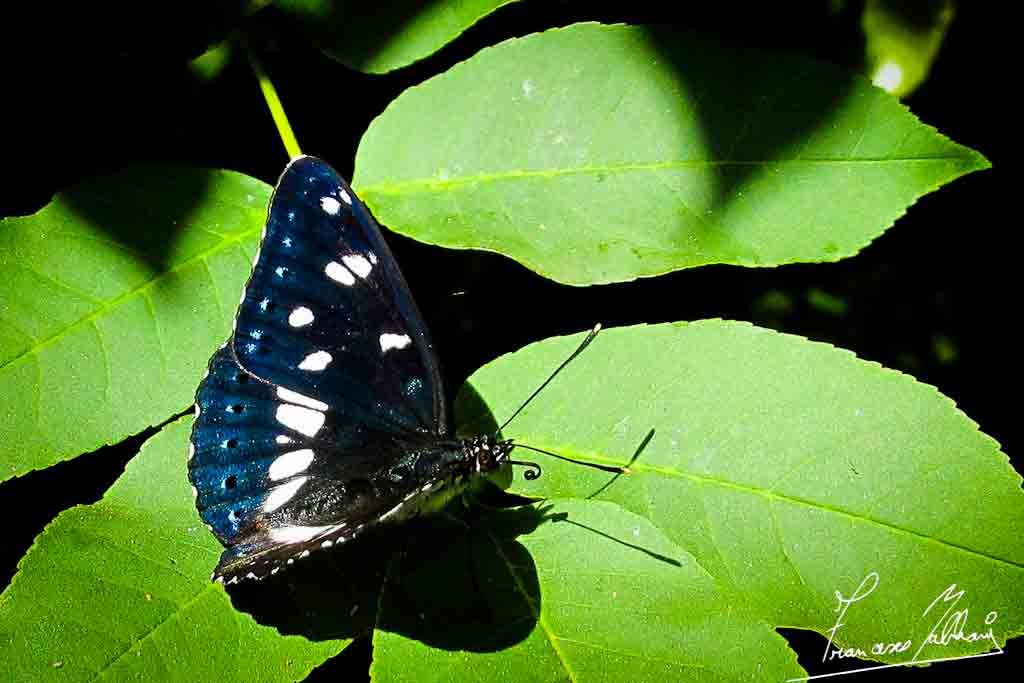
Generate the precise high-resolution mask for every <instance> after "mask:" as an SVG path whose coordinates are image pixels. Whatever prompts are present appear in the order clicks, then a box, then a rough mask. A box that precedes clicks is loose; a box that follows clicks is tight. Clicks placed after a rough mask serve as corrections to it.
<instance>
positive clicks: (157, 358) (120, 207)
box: [0, 167, 270, 481]
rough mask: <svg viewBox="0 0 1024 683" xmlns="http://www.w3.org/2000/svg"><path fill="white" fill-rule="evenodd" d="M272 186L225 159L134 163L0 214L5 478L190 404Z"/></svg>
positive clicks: (221, 333) (0, 451) (0, 468)
mask: <svg viewBox="0 0 1024 683" xmlns="http://www.w3.org/2000/svg"><path fill="white" fill-rule="evenodd" d="M269 193H270V190H269V188H268V186H267V185H266V184H265V183H262V182H260V181H259V180H256V179H253V178H249V177H247V176H244V175H241V174H238V173H231V172H228V171H210V170H202V169H190V168H168V167H147V168H132V169H128V170H125V171H122V172H119V173H117V174H115V175H111V176H105V177H102V178H95V179H91V180H88V181H86V182H85V183H83V184H81V185H80V186H78V187H76V188H74V189H71V190H69V191H67V192H64V193H62V194H60V195H59V196H57V197H56V198H55V199H54V200H53V201H52V202H51V203H50V204H49V205H47V206H46V207H44V208H43V209H42V210H40V211H39V212H38V213H36V214H34V215H32V216H26V217H23V218H12V219H8V220H4V221H2V222H0V269H2V270H3V272H4V274H5V276H4V278H3V279H2V281H0V311H2V313H0V315H2V324H0V396H2V397H3V398H2V399H0V400H2V402H3V403H2V410H0V416H2V419H0V481H3V480H5V479H8V478H10V477H13V476H17V475H20V474H24V473H25V472H28V471H30V470H33V469H39V468H43V467H48V466H50V465H53V464H54V463H57V462H60V461H62V460H65V459H67V458H71V457H74V456H77V455H79V454H80V453H82V452H84V451H89V450H92V449H95V448H97V447H98V446H100V445H102V444H109V443H115V442H117V441H120V440H121V439H123V438H124V437H126V436H128V435H130V434H134V433H136V432H139V431H141V430H142V429H144V428H145V427H147V426H149V425H154V424H159V423H161V422H163V421H164V420H166V419H167V418H168V417H170V416H171V415H173V414H174V413H177V412H180V411H181V410H183V409H184V408H186V407H187V406H188V405H189V403H191V402H192V397H193V394H194V392H195V387H196V383H197V381H198V379H199V378H200V377H201V376H202V372H203V368H204V366H205V365H206V362H207V360H208V359H209V357H210V355H211V354H212V353H213V350H214V349H215V348H216V346H217V345H218V344H220V343H221V342H223V340H224V339H225V337H227V334H228V332H229V331H230V330H231V321H232V319H233V316H234V310H235V301H236V300H237V297H238V293H239V292H240V291H241V288H242V285H243V283H244V282H245V278H246V276H247V275H248V273H249V270H250V263H251V261H252V256H253V255H254V253H255V250H256V247H257V240H258V238H259V234H260V230H261V228H262V226H263V223H264V220H265V212H266V205H267V200H268V198H269Z"/></svg>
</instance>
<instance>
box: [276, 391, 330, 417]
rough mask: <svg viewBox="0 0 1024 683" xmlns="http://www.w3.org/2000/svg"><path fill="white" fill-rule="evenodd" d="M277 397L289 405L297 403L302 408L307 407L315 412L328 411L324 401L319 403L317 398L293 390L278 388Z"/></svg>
mask: <svg viewBox="0 0 1024 683" xmlns="http://www.w3.org/2000/svg"><path fill="white" fill-rule="evenodd" d="M277 397H278V398H281V399H284V400H285V401H288V402H289V403H296V404H298V405H300V406H306V407H307V408H312V409H313V410H321V411H323V410H327V404H326V403H324V402H323V401H318V400H316V399H315V398H311V397H309V396H306V395H305V394H300V393H299V392H297V391H292V390H291V389H285V388H284V387H278V388H277Z"/></svg>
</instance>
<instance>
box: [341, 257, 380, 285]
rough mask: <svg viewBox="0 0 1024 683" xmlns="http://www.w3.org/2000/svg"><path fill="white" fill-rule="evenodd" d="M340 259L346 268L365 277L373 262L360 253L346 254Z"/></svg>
mask: <svg viewBox="0 0 1024 683" xmlns="http://www.w3.org/2000/svg"><path fill="white" fill-rule="evenodd" d="M341 260H342V261H344V262H345V265H346V266H348V269H349V270H351V271H352V272H353V273H355V274H356V275H358V276H359V277H361V278H363V279H364V280H365V279H366V276H367V275H369V274H370V271H371V270H373V264H371V263H370V262H369V261H367V260H366V257H364V256H363V255H362V254H348V255H346V256H342V257H341Z"/></svg>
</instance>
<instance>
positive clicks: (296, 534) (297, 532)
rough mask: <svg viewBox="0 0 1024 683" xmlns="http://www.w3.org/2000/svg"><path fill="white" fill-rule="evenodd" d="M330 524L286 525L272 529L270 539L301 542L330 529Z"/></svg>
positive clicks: (283, 541)
mask: <svg viewBox="0 0 1024 683" xmlns="http://www.w3.org/2000/svg"><path fill="white" fill-rule="evenodd" d="M330 529H331V527H329V526H284V527H281V528H280V529H271V530H270V540H272V541H274V542H275V543H301V542H303V541H308V540H309V539H311V538H314V537H316V536H319V535H320V534H322V533H324V532H325V531H329V530H330Z"/></svg>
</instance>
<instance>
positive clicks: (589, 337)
mask: <svg viewBox="0 0 1024 683" xmlns="http://www.w3.org/2000/svg"><path fill="white" fill-rule="evenodd" d="M600 331H601V323H598V324H596V325H594V329H592V330H591V331H590V334H588V335H587V338H586V339H584V340H583V341H582V342H580V345H579V346H578V347H576V350H575V351H573V352H572V353H571V354H569V357H568V358H566V359H565V360H564V361H562V364H561V365H559V366H558V367H557V368H555V371H554V372H552V373H551V374H550V375H549V376H548V378H547V379H546V380H544V383H543V384H541V385H540V386H539V387H537V388H536V389H535V390H534V392H533V393H532V394H530V397H529V398H528V399H526V400H525V401H523V404H522V405H521V406H519V407H518V408H517V409H516V412H514V413H512V416H511V417H509V418H508V419H507V420H505V422H504V423H503V424H502V425H501V426H500V427H498V431H499V432H500V431H501V430H503V429H505V427H507V426H508V423H509V422H511V421H512V420H514V419H516V416H517V415H519V413H521V412H523V408H525V407H526V406H528V405H529V404H530V401H532V400H533V399H534V398H536V396H537V394H539V393H540V392H541V391H543V389H544V387H546V386H547V385H548V384H550V383H551V380H553V379H554V378H555V377H557V376H558V373H560V372H561V371H562V369H563V368H564V367H565V366H566V365H568V364H569V363H571V362H572V361H573V359H574V358H576V356H578V355H580V354H581V353H583V349H585V348H587V346H589V345H590V342H592V341H594V337H596V336H597V333H598V332H600ZM524 448H525V447H524ZM559 457H560V456H559ZM534 478H536V477H534Z"/></svg>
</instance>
